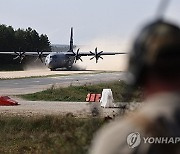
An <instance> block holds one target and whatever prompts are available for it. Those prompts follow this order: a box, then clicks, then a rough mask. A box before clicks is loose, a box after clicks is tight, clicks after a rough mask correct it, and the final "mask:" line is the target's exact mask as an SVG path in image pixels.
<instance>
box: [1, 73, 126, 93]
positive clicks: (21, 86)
mask: <svg viewBox="0 0 180 154" xmlns="http://www.w3.org/2000/svg"><path fill="white" fill-rule="evenodd" d="M125 79H126V77H125V73H124V72H113V73H98V74H73V75H69V76H54V77H39V78H24V79H10V80H0V95H17V94H27V93H34V92H38V91H41V90H45V89H47V88H49V87H51V86H52V85H54V86H64V87H65V86H69V85H82V84H94V83H101V82H106V81H113V80H125Z"/></svg>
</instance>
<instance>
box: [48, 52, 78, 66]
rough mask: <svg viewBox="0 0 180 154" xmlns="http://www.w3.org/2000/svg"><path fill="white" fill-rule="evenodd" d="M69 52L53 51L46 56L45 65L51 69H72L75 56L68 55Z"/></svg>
mask: <svg viewBox="0 0 180 154" xmlns="http://www.w3.org/2000/svg"><path fill="white" fill-rule="evenodd" d="M67 54H68V52H52V53H50V54H49V55H48V56H47V57H46V58H45V65H46V66H47V67H48V68H49V69H50V70H56V69H57V68H67V69H71V68H72V65H73V63H74V59H75V57H73V56H69V55H67Z"/></svg>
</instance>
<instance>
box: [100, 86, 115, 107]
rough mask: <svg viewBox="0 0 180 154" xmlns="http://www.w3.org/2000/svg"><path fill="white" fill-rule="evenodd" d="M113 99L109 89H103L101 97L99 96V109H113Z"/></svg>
mask: <svg viewBox="0 0 180 154" xmlns="http://www.w3.org/2000/svg"><path fill="white" fill-rule="evenodd" d="M113 102H114V99H113V94H112V90H111V89H103V91H102V96H101V100H100V103H101V107H104V108H108V107H114V103H113Z"/></svg>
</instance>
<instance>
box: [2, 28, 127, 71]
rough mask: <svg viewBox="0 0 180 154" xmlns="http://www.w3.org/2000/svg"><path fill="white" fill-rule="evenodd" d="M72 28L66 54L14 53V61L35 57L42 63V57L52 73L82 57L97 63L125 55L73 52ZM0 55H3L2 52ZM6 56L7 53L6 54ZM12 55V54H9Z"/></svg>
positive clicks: (69, 66)
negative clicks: (104, 57)
mask: <svg viewBox="0 0 180 154" xmlns="http://www.w3.org/2000/svg"><path fill="white" fill-rule="evenodd" d="M73 48H74V45H73V28H71V36H70V46H69V50H68V51H66V52H51V51H49V52H47V51H32V52H24V51H19V52H14V53H13V54H15V55H16V57H15V58H14V59H19V60H20V63H21V62H22V60H23V59H24V57H25V56H26V55H31V56H37V59H40V60H41V62H43V57H44V56H46V58H45V65H46V66H47V67H48V68H49V69H50V70H51V71H54V70H56V69H57V68H67V69H68V70H70V69H71V68H72V66H73V64H74V63H76V62H77V61H78V60H81V61H82V59H81V57H82V56H93V57H92V58H90V60H92V59H94V58H95V60H96V63H97V62H98V60H99V58H100V59H103V58H102V57H101V56H102V55H116V54H126V53H119V52H104V51H100V52H98V49H97V47H96V48H95V52H92V51H89V52H81V53H80V52H79V51H80V49H77V51H76V52H75V51H74V50H73ZM0 54H3V53H2V52H1V53H0ZM6 54H7V53H6ZM11 54H12V53H11Z"/></svg>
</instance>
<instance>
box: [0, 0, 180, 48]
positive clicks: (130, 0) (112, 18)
mask: <svg viewBox="0 0 180 154" xmlns="http://www.w3.org/2000/svg"><path fill="white" fill-rule="evenodd" d="M159 2H160V0H0V23H1V24H6V25H11V26H13V27H14V28H24V29H26V28H27V27H32V28H33V29H36V30H37V31H38V32H39V33H43V34H47V35H48V37H49V39H50V41H51V43H53V44H57V43H58V44H68V43H69V34H70V27H74V42H75V44H81V45H83V44H86V45H89V44H91V43H94V42H96V41H97V42H105V43H106V45H107V44H108V43H109V44H111V45H115V44H116V45H117V46H118V45H120V44H121V45H122V43H127V42H128V41H129V40H131V37H132V36H134V34H135V33H136V32H137V31H138V29H139V28H140V27H141V26H142V25H143V24H144V23H146V22H147V21H149V20H152V19H154V18H155V17H156V12H157V8H158V5H159ZM165 17H166V18H168V19H170V20H172V21H174V22H176V23H178V24H179V23H180V18H179V17H180V0H172V1H171V3H170V5H169V6H168V9H167V11H166V13H165ZM113 42H114V43H113Z"/></svg>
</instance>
